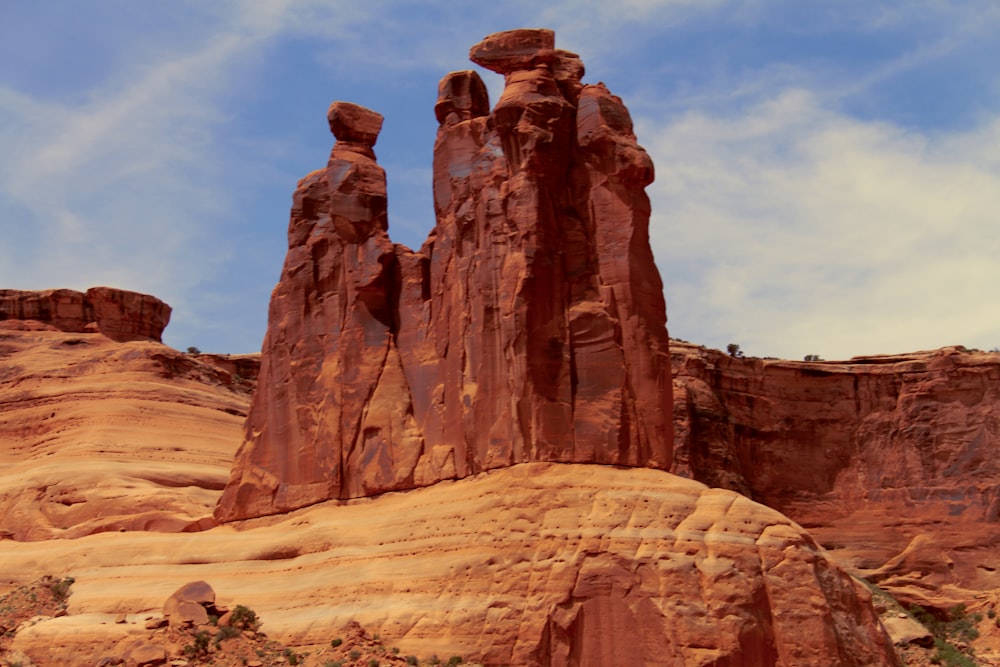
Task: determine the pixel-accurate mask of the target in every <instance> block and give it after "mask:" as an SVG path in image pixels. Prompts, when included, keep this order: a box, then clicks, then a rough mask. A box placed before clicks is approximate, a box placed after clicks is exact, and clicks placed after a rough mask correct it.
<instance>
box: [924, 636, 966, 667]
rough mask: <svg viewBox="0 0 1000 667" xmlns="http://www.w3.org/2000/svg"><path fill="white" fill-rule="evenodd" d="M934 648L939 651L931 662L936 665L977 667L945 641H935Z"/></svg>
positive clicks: (932, 657)
mask: <svg viewBox="0 0 1000 667" xmlns="http://www.w3.org/2000/svg"><path fill="white" fill-rule="evenodd" d="M934 648H935V649H937V650H936V651H934V655H932V656H931V662H932V663H933V664H935V665H945V667H976V663H975V662H973V661H972V660H970V659H969V658H968V657H967V656H965V655H963V654H962V653H961V652H960V651H959V650H958V649H957V648H955V647H954V646H952V645H951V644H949V643H948V642H946V641H944V640H943V639H935V640H934Z"/></svg>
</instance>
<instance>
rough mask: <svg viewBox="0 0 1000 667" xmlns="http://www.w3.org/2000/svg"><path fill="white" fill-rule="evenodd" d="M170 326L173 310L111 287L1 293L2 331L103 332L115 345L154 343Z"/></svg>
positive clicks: (155, 301) (152, 299) (142, 295)
mask: <svg viewBox="0 0 1000 667" xmlns="http://www.w3.org/2000/svg"><path fill="white" fill-rule="evenodd" d="M169 321H170V306H168V305H167V304H165V303H163V302H162V301H160V300H159V299H157V298H156V297H153V296H149V295H147V294H139V293H138V292H128V291H126V290H120V289H115V288H113V287H91V288H90V289H88V290H87V292H86V293H82V292H77V291H74V290H69V289H54V290H44V291H23V290H6V289H5V290H0V329H54V330H57V331H66V332H70V333H94V332H99V333H102V334H104V335H105V336H107V337H108V338H111V339H112V340H116V341H129V340H155V341H156V342H160V336H161V335H162V334H163V330H164V329H165V328H166V326H167V323H168V322H169Z"/></svg>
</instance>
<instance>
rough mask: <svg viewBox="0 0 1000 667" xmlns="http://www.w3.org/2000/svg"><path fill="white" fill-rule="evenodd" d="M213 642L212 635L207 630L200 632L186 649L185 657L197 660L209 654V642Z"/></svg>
mask: <svg viewBox="0 0 1000 667" xmlns="http://www.w3.org/2000/svg"><path fill="white" fill-rule="evenodd" d="M211 640H212V637H211V635H209V634H208V632H206V631H205V630H199V631H198V634H196V635H195V636H194V641H193V642H192V643H190V644H188V645H187V646H185V647H184V649H183V650H184V655H186V656H187V657H189V658H197V657H199V656H203V655H205V654H206V653H208V642H210V641H211Z"/></svg>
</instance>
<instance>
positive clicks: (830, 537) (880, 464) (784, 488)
mask: <svg viewBox="0 0 1000 667" xmlns="http://www.w3.org/2000/svg"><path fill="white" fill-rule="evenodd" d="M672 350H673V365H674V376H675V393H674V395H675V416H676V425H677V433H676V442H677V463H676V464H675V470H676V471H678V472H680V473H682V474H685V475H687V476H692V477H694V478H696V479H699V480H702V481H704V482H706V483H708V484H711V485H713V486H721V487H725V488H730V489H735V490H739V491H741V492H743V493H745V494H746V495H748V496H750V497H751V498H753V499H755V500H757V501H760V502H762V503H765V504H766V505H768V506H770V507H774V508H776V509H778V510H779V511H781V512H783V513H785V514H787V515H788V516H789V517H791V518H792V519H794V520H796V521H797V522H799V523H801V524H802V525H804V526H806V527H807V528H809V530H810V532H811V533H812V534H813V535H814V536H815V537H816V538H817V539H818V540H819V541H820V542H821V543H822V544H824V545H825V546H827V547H828V548H829V549H831V550H833V553H834V555H835V557H837V558H839V559H840V560H841V562H843V563H844V564H845V565H848V566H851V567H855V568H858V569H860V570H862V571H864V572H866V573H867V575H868V576H869V578H871V579H872V580H874V581H877V582H878V583H879V584H880V585H882V586H884V587H886V588H887V589H889V590H891V591H892V592H893V593H894V594H895V595H896V596H897V597H899V598H900V599H903V600H906V601H909V602H911V603H918V604H921V605H924V606H930V607H936V608H939V609H942V610H943V609H947V608H950V607H951V606H953V605H955V604H957V603H959V602H963V601H966V602H967V601H969V600H970V598H971V597H972V596H973V595H974V594H975V593H976V592H978V591H985V590H990V589H996V588H1000V562H997V559H996V554H997V550H998V549H1000V456H998V453H1000V355H998V354H987V353H974V352H969V351H966V350H964V348H944V349H941V350H937V351H933V352H917V353H913V354H905V355H894V356H883V357H865V358H856V359H852V360H850V361H846V362H813V363H809V362H793V361H780V360H766V359H748V358H733V357H729V356H727V355H725V354H723V353H722V352H719V351H716V350H707V349H705V348H701V347H697V346H693V345H687V344H683V343H680V342H677V341H673V342H672Z"/></svg>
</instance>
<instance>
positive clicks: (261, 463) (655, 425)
mask: <svg viewBox="0 0 1000 667" xmlns="http://www.w3.org/2000/svg"><path fill="white" fill-rule="evenodd" d="M472 59H473V60H474V61H475V62H477V63H479V64H482V65H484V66H486V67H488V68H490V69H493V70H494V71H498V72H503V73H504V74H505V80H506V87H505V89H504V92H503V94H502V95H501V97H500V100H499V101H498V102H497V104H496V107H495V108H494V109H493V111H492V112H489V111H488V109H489V104H488V99H487V93H486V88H485V86H484V85H483V83H482V81H481V80H480V78H479V76H478V75H477V74H476V73H475V72H473V71H471V70H466V71H460V72H453V73H451V74H449V75H447V76H446V77H445V78H444V79H443V80H442V82H441V85H440V87H439V98H438V101H437V104H436V105H435V114H436V116H437V118H438V120H439V122H440V127H439V130H438V136H437V141H436V143H435V148H434V207H435V212H436V216H437V225H436V227H435V228H434V230H433V231H432V232H431V234H430V236H429V238H428V240H427V241H426V242H425V244H424V245H423V247H422V248H421V250H420V252H413V251H411V250H409V249H407V248H404V247H402V246H398V245H393V244H392V243H391V242H390V240H389V237H388V235H387V227H388V222H387V218H386V200H385V175H384V172H383V171H382V169H381V167H379V166H378V165H377V164H376V162H375V155H374V152H373V150H372V146H373V145H374V142H375V139H376V137H377V133H378V128H379V126H380V124H381V116H379V115H378V114H376V113H375V112H372V111H369V110H365V109H363V108H361V107H357V106H356V105H347V104H346V103H342V102H337V103H334V105H333V106H332V107H331V111H330V124H331V129H332V130H333V131H334V134H335V136H336V137H337V142H336V144H335V145H334V147H333V150H332V153H331V156H330V161H329V163H328V165H327V168H326V169H324V170H319V171H316V172H313V173H312V174H310V175H308V176H307V177H306V178H304V179H303V180H302V181H300V182H299V187H298V189H297V190H296V192H295V196H294V201H293V206H292V213H291V221H290V223H289V229H288V254H287V255H286V258H285V264H284V268H283V270H282V275H281V281H280V282H279V283H278V285H277V287H276V288H275V290H274V293H273V295H272V299H271V305H270V310H269V324H268V331H267V336H266V339H265V341H264V346H263V357H262V359H263V360H262V367H261V376H260V383H259V390H258V392H257V394H256V395H255V397H254V403H253V406H252V408H251V413H250V417H249V419H248V422H247V427H246V441H245V444H244V446H243V447H242V448H241V450H240V453H239V455H238V456H237V459H236V462H235V464H234V466H233V471H232V478H231V481H230V483H229V485H228V486H227V488H226V491H225V493H224V495H223V497H222V500H221V501H220V504H219V506H218V509H217V512H216V516H217V517H218V518H220V519H222V520H227V521H228V520H234V519H240V518H247V517H254V516H261V515H266V514H273V513H280V512H284V511H288V510H290V509H294V508H297V507H303V506H307V505H310V504H313V503H317V502H321V501H323V500H327V499H333V498H341V499H344V498H355V497H360V496H367V495H373V494H377V493H381V492H384V491H390V490H401V489H409V488H415V487H420V486H425V485H428V484H432V483H435V482H437V481H440V480H442V479H449V478H461V477H465V476H467V475H470V474H475V473H477V472H480V471H482V470H488V469H492V468H498V467H503V466H509V465H512V464H515V463H519V462H526V461H563V462H593V463H607V464H615V465H627V466H650V467H657V468H666V467H668V466H669V465H670V462H671V451H672V449H671V448H672V445H671V439H672V429H671V415H670V405H671V382H670V368H669V355H668V340H667V336H666V328H665V322H666V314H665V306H664V302H663V295H662V284H661V282H660V277H659V273H658V272H657V269H656V266H655V265H654V263H653V256H652V252H651V251H650V248H649V239H648V225H649V213H650V210H649V200H648V198H647V197H646V194H645V192H644V188H645V186H646V185H648V184H649V183H650V182H651V181H652V179H653V166H652V163H651V161H650V159H649V156H648V155H647V154H646V152H645V151H644V150H643V149H642V148H641V147H640V146H639V145H638V144H637V143H636V140H635V135H634V134H633V131H632V122H631V119H630V118H629V114H628V111H627V110H626V109H625V107H624V105H623V104H622V103H621V100H619V99H618V98H617V97H615V96H613V95H611V93H610V92H608V90H607V88H605V87H604V86H603V85H602V84H597V85H584V84H583V83H582V82H581V81H580V77H581V76H582V75H583V65H582V63H581V62H580V59H579V57H577V56H576V55H575V54H572V53H569V52H566V51H560V50H555V49H554V36H553V34H552V32H551V31H547V30H516V31H510V32H507V33H498V34H496V35H491V36H490V37H488V38H486V39H485V40H484V41H483V42H482V43H480V44H479V45H477V46H475V47H473V49H472Z"/></svg>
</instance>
